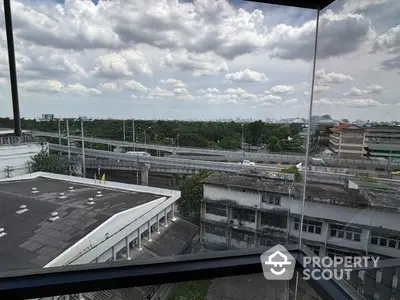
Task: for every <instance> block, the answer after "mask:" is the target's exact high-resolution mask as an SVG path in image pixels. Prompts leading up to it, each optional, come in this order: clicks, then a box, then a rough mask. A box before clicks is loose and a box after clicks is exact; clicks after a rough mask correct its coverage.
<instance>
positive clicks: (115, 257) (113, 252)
mask: <svg viewBox="0 0 400 300" xmlns="http://www.w3.org/2000/svg"><path fill="white" fill-rule="evenodd" d="M111 252H112V258H113V261H116V260H117V253H116V252H117V251H115V247H114V246H112V247H111Z"/></svg>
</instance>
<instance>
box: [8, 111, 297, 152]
mask: <svg viewBox="0 0 400 300" xmlns="http://www.w3.org/2000/svg"><path fill="white" fill-rule="evenodd" d="M60 124H61V131H62V133H64V134H65V133H66V123H65V121H61V122H60ZM21 125H22V128H23V129H24V130H40V131H47V132H58V121H57V120H54V121H48V122H41V121H36V120H27V119H22V120H21ZM0 127H8V128H12V127H13V123H12V120H11V119H8V118H0ZM69 128H70V135H79V134H80V129H81V124H80V121H79V120H72V119H71V120H69ZM132 128H133V126H132V121H125V138H126V140H127V141H132V139H133V130H132ZM84 131H85V135H86V136H92V137H100V138H108V139H116V140H122V139H123V136H124V134H123V122H122V121H121V120H91V121H85V122H84ZM300 131H301V124H295V123H292V124H277V123H264V122H262V121H260V120H259V121H255V122H250V123H245V124H244V125H243V138H244V142H245V143H248V144H250V145H253V146H261V145H266V147H267V148H268V149H269V151H270V152H299V151H302V147H301V146H302V144H303V141H302V139H301V138H300V136H299V132H300ZM145 136H146V142H147V143H160V144H165V145H179V146H181V147H183V146H187V147H212V148H220V149H236V150H239V149H240V148H241V139H242V125H241V123H237V122H233V121H231V122H211V121H210V122H195V121H166V120H158V121H149V120H136V121H135V139H136V140H137V141H140V142H144V141H145ZM289 137H290V138H289ZM98 147H99V148H104V147H105V146H104V145H98ZM96 148H97V147H96Z"/></svg>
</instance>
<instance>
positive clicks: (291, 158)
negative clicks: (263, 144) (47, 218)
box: [32, 131, 400, 171]
mask: <svg viewBox="0 0 400 300" xmlns="http://www.w3.org/2000/svg"><path fill="white" fill-rule="evenodd" d="M32 135H33V136H36V137H48V138H61V139H67V136H66V135H63V134H61V135H59V134H58V133H49V132H41V131H32ZM69 139H70V141H81V140H82V138H81V137H80V136H69ZM85 142H88V143H95V144H104V145H112V146H115V147H121V148H124V147H125V148H126V147H129V148H138V149H152V150H159V151H163V152H167V153H172V154H175V155H177V154H182V155H183V154H192V156H191V157H190V158H193V157H194V156H193V154H196V155H202V156H201V157H199V158H197V159H196V160H210V161H211V160H218V161H236V162H237V161H242V160H244V159H248V160H251V161H255V162H259V163H262V162H264V163H269V164H271V163H277V162H278V163H287V164H298V163H299V162H304V161H305V156H304V155H283V154H270V153H259V152H242V151H227V150H215V149H207V148H188V147H171V146H164V145H158V144H143V143H133V142H127V141H116V140H109V139H102V138H93V137H85ZM207 156H209V157H207ZM175 157H176V156H175ZM215 157H218V158H217V159H216V158H215ZM182 158H184V156H182ZM324 162H325V164H326V165H327V166H332V167H347V168H354V169H360V170H362V169H369V170H375V169H376V168H380V169H381V170H380V171H384V170H387V168H388V163H387V162H382V161H372V160H369V159H364V160H361V159H360V160H355V159H334V158H324ZM390 168H391V169H400V162H391V163H390Z"/></svg>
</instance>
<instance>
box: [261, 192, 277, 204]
mask: <svg viewBox="0 0 400 300" xmlns="http://www.w3.org/2000/svg"><path fill="white" fill-rule="evenodd" d="M261 201H262V202H264V203H268V204H271V205H281V196H279V195H274V194H263V195H262V197H261Z"/></svg>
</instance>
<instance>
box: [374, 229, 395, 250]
mask: <svg viewBox="0 0 400 300" xmlns="http://www.w3.org/2000/svg"><path fill="white" fill-rule="evenodd" d="M371 244H372V245H379V246H382V247H389V248H397V249H400V236H398V235H394V234H390V233H387V232H381V231H379V230H372V231H371Z"/></svg>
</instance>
